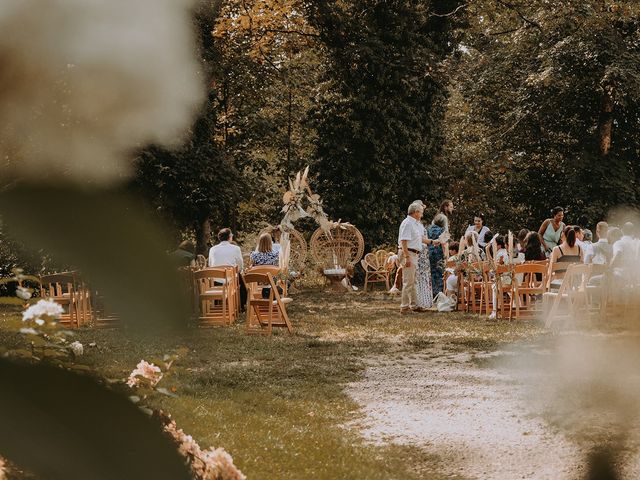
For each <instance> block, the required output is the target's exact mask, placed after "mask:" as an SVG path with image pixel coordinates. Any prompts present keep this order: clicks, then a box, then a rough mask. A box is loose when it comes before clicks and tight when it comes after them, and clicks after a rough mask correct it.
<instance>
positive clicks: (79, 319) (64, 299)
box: [40, 272, 91, 327]
mask: <svg viewBox="0 0 640 480" xmlns="http://www.w3.org/2000/svg"><path fill="white" fill-rule="evenodd" d="M40 284H41V285H42V289H41V292H42V298H44V299H46V300H51V301H54V302H56V303H57V304H58V305H60V306H61V307H62V308H63V309H64V313H63V314H62V315H61V316H60V323H61V324H63V325H67V326H69V327H80V325H82V324H83V323H84V322H87V321H89V319H90V311H91V303H90V298H89V293H88V291H87V289H86V288H85V286H84V285H83V284H82V282H81V281H80V280H79V277H78V275H77V273H75V272H63V273H54V274H51V275H43V276H41V277H40Z"/></svg>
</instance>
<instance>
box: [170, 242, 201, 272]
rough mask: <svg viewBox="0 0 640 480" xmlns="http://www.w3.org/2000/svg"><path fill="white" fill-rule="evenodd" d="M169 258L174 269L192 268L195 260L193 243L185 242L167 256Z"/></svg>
mask: <svg viewBox="0 0 640 480" xmlns="http://www.w3.org/2000/svg"><path fill="white" fill-rule="evenodd" d="M169 258H170V259H171V261H172V262H173V264H174V265H175V266H176V267H193V266H195V260H196V247H195V245H194V244H193V242H191V241H189V240H185V241H184V242H182V243H181V244H180V245H178V248H177V249H176V250H174V251H173V252H171V253H170V254H169Z"/></svg>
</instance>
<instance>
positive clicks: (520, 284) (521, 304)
mask: <svg viewBox="0 0 640 480" xmlns="http://www.w3.org/2000/svg"><path fill="white" fill-rule="evenodd" d="M548 272H549V268H548V266H547V265H545V264H544V263H522V264H519V265H515V266H514V267H513V283H514V293H513V296H514V298H515V307H516V308H515V314H516V320H517V319H518V318H520V315H521V314H522V313H525V314H527V315H534V314H536V313H540V312H541V309H540V308H536V307H537V306H538V305H541V304H542V295H544V293H545V292H546V291H547V273H548ZM512 315H513V308H512V309H511V311H510V312H509V320H511V319H512Z"/></svg>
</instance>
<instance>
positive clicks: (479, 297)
mask: <svg viewBox="0 0 640 480" xmlns="http://www.w3.org/2000/svg"><path fill="white" fill-rule="evenodd" d="M447 267H448V268H447V270H446V272H445V281H444V283H445V286H446V284H447V282H446V277H447V276H448V275H450V274H451V273H450V272H451V270H452V269H453V268H454V267H455V263H454V262H449V263H448V265H447ZM459 267H460V268H459V269H458V270H460V271H459V272H458V273H457V276H458V277H457V278H458V284H457V289H456V292H445V293H447V294H450V293H456V294H457V296H458V309H461V310H464V311H467V312H471V313H478V314H486V315H489V314H490V313H491V312H492V311H494V310H495V311H496V313H497V315H498V316H500V317H501V318H509V320H512V319H513V317H514V315H515V318H516V319H518V318H520V317H521V316H525V315H526V316H530V315H535V314H538V313H539V312H541V311H542V308H541V303H540V302H539V301H540V300H541V299H542V295H543V294H544V293H545V292H546V291H547V290H548V285H549V279H548V275H549V268H548V262H546V261H542V262H525V263H522V264H516V265H498V266H496V267H495V268H493V267H492V265H491V262H488V261H485V262H472V263H465V264H462V265H460V266H459ZM565 268H566V266H565ZM494 290H495V292H496V293H495V301H496V305H495V306H494V304H493V301H494V299H493V297H494V295H493V292H494Z"/></svg>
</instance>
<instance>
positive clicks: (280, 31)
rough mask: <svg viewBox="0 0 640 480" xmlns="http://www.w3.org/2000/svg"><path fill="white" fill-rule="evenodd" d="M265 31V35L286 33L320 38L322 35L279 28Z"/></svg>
mask: <svg viewBox="0 0 640 480" xmlns="http://www.w3.org/2000/svg"><path fill="white" fill-rule="evenodd" d="M264 31H265V33H286V34H295V35H300V36H303V37H313V38H320V35H318V34H317V33H309V32H302V31H300V30H281V29H278V28H267V29H265V30H264Z"/></svg>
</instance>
